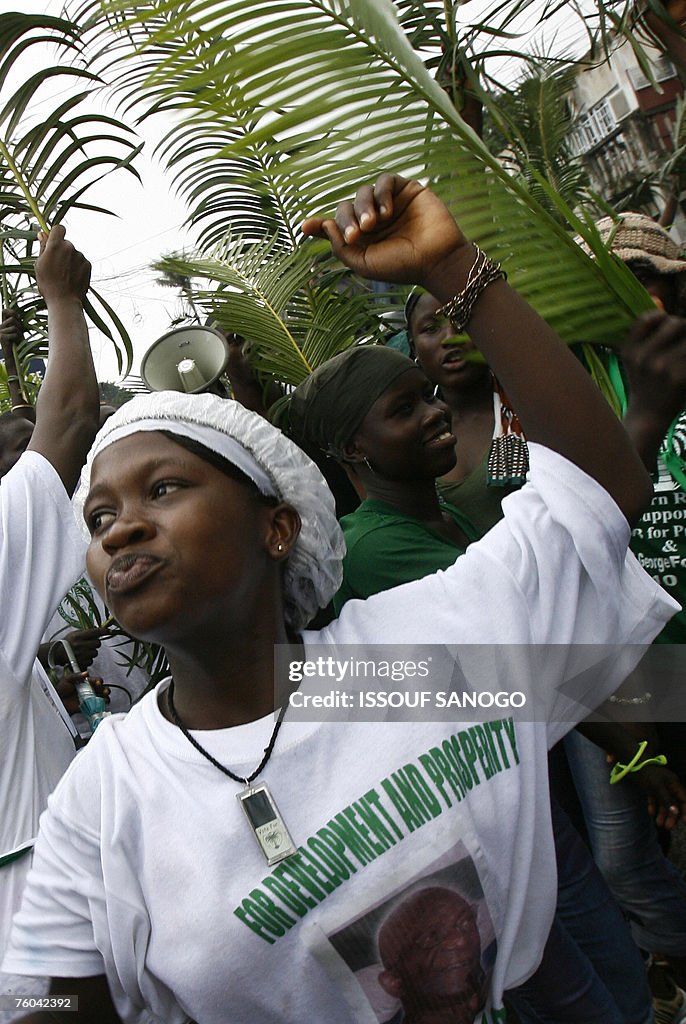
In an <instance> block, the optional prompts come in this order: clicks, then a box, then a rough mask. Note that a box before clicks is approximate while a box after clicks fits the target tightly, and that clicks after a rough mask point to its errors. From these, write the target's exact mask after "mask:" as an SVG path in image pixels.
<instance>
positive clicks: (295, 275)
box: [156, 238, 388, 385]
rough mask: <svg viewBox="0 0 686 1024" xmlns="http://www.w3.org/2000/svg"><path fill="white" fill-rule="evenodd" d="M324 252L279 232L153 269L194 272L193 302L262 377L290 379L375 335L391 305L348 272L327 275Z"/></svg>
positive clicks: (168, 261)
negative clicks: (243, 348) (283, 238)
mask: <svg viewBox="0 0 686 1024" xmlns="http://www.w3.org/2000/svg"><path fill="white" fill-rule="evenodd" d="M321 252H322V246H321V245H320V244H319V243H309V244H307V245H303V246H301V247H300V248H299V249H297V250H292V249H289V248H287V247H284V246H283V245H282V244H281V243H280V242H279V240H278V239H267V240H264V241H262V242H261V243H254V242H252V241H251V240H246V239H243V238H232V239H229V241H228V242H225V243H223V245H222V246H221V247H219V248H218V249H217V250H216V251H215V253H214V254H213V255H212V256H209V257H208V256H205V257H203V256H198V257H187V256H186V257H183V256H168V257H166V258H165V259H164V260H162V261H160V262H159V263H158V264H156V269H158V270H162V271H164V272H165V273H173V274H183V275H184V276H185V277H188V278H192V279H194V281H195V283H194V286H193V288H192V294H193V298H194V301H195V302H197V303H198V304H199V305H200V306H202V308H203V309H204V310H205V312H206V313H207V314H208V315H210V316H211V317H212V318H213V320H214V321H215V322H216V323H217V324H218V325H219V327H220V328H221V329H222V330H223V331H225V332H226V333H232V334H239V335H240V336H241V337H243V338H244V339H245V342H246V345H247V352H248V356H249V358H250V362H251V365H252V366H253V368H254V369H255V370H256V372H257V373H258V374H259V376H260V377H261V379H262V380H264V381H274V382H276V383H279V384H286V385H295V384H299V383H300V381H302V380H303V379H304V378H305V377H306V376H307V375H308V374H309V373H311V372H312V370H313V369H315V368H316V367H317V366H319V365H320V364H321V363H323V362H325V361H326V360H327V359H330V358H331V356H333V355H335V354H336V353H337V352H340V351H342V350H343V349H346V348H348V347H349V346H350V345H352V344H356V343H357V344H359V343H364V342H366V341H372V340H376V339H378V337H379V336H380V334H381V331H382V328H381V325H380V319H379V318H380V316H381V314H382V313H383V312H384V311H385V310H386V309H387V308H388V307H387V304H386V303H384V302H383V301H380V302H378V303H377V304H376V305H375V306H374V307H372V304H370V301H369V299H370V297H369V293H368V292H367V291H359V290H357V291H355V290H352V289H350V288H346V281H347V280H348V275H347V273H341V272H340V270H339V271H338V272H336V273H335V274H332V271H331V264H330V262H329V264H326V263H324V264H322V261H321ZM203 282H204V283H203ZM322 282H325V283H322Z"/></svg>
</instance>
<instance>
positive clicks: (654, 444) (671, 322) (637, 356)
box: [621, 309, 686, 470]
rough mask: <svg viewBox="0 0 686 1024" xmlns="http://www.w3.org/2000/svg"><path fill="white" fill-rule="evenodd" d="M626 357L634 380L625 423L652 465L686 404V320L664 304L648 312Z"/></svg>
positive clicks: (640, 320) (632, 337) (633, 334)
mask: <svg viewBox="0 0 686 1024" xmlns="http://www.w3.org/2000/svg"><path fill="white" fill-rule="evenodd" d="M621 357H622V363H623V365H624V368H625V370H626V374H627V379H628V383H629V402H628V406H627V411H626V415H625V417H624V426H625V428H626V430H627V432H628V434H629V436H630V437H631V439H632V440H633V442H634V444H635V446H636V449H637V451H638V453H639V455H640V456H641V459H642V460H643V464H644V465H645V466H646V467H647V468H648V469H650V470H652V469H653V468H654V466H655V462H656V460H657V456H658V452H659V450H660V445H661V444H662V439H663V438H664V436H665V434H666V433H667V430H668V429H669V426H670V424H671V422H672V420H673V419H674V418H675V416H677V415H678V414H679V413H680V412H681V411H682V409H683V408H684V407H685V406H686V320H684V319H683V318H682V317H678V316H669V315H668V314H667V313H664V312H662V311H661V310H658V309H656V310H651V311H650V312H649V313H644V314H643V316H641V317H639V318H638V320H637V321H636V323H635V324H634V325H633V327H632V328H631V331H630V332H629V335H628V337H627V340H626V342H625V343H624V345H623V346H622V349H621Z"/></svg>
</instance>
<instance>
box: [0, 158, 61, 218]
mask: <svg viewBox="0 0 686 1024" xmlns="http://www.w3.org/2000/svg"><path fill="white" fill-rule="evenodd" d="M0 156H2V157H3V159H4V161H5V163H6V164H7V166H8V167H9V169H10V171H11V173H12V176H13V177H14V180H15V181H16V183H17V185H18V186H19V188H20V189H21V192H22V193H23V195H24V197H25V199H26V202H27V203H28V206H29V209H30V210H31V213H32V214H33V215H34V217H35V218H36V220H37V221H38V223H39V224H40V227H41V229H42V230H43V231H44V232H45V233H46V234H47V233H48V232H49V231H50V228H49V227H48V223H47V221H46V220H45V218H44V216H43V214H42V213H41V211H40V210H39V209H38V206H37V205H36V202H35V200H34V198H33V196H32V195H31V193H30V192H29V190H28V189H27V187H26V185H25V183H24V179H23V178H22V176H21V174H20V173H19V169H18V168H17V165H16V164H15V162H14V160H13V159H12V155H11V153H10V151H9V150H8V148H7V146H6V145H5V143H4V142H3V141H2V139H0Z"/></svg>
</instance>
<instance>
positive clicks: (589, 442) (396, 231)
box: [303, 174, 651, 523]
mask: <svg viewBox="0 0 686 1024" xmlns="http://www.w3.org/2000/svg"><path fill="white" fill-rule="evenodd" d="M303 231H304V233H305V234H307V235H315V236H319V237H325V238H328V240H329V242H330V243H331V248H332V250H333V252H334V254H335V255H336V256H337V257H338V258H339V259H340V260H342V262H343V263H345V264H346V265H347V266H348V267H350V269H351V270H354V271H355V272H356V273H358V274H361V275H362V276H363V277H369V278H374V279H377V280H381V281H397V282H405V283H415V284H419V285H422V286H423V287H424V288H426V289H427V291H430V292H431V294H432V295H435V296H436V297H437V298H439V299H441V300H442V301H443V302H447V301H448V300H449V299H451V298H452V297H453V296H454V295H456V294H457V293H458V292H460V291H461V290H462V289H463V288H464V286H465V284H466V281H467V277H468V274H469V270H470V268H471V267H472V265H473V263H474V259H475V249H474V246H473V245H472V244H471V243H470V242H468V241H467V239H466V238H465V237H464V235H463V234H462V232H461V230H460V228H459V227H458V226H457V224H456V223H455V221H454V219H453V217H452V215H451V214H450V213H449V211H448V210H447V209H446V207H445V206H444V205H443V203H442V202H441V201H440V200H439V199H438V198H437V197H436V196H435V195H434V194H433V193H432V192H431V191H430V190H429V189H427V188H424V187H423V186H422V185H420V184H419V183H418V182H416V181H407V180H406V179H404V178H401V177H399V176H398V175H391V174H384V175H382V176H381V177H380V178H379V180H378V181H377V182H376V185H374V186H373V187H372V186H364V187H363V188H361V189H359V190H358V193H357V196H356V198H355V200H354V201H353V202H347V203H342V204H341V205H340V206H339V207H338V210H337V212H336V218H335V220H328V219H322V218H309V219H308V220H306V221H305V223H304V224H303ZM467 329H468V331H469V334H470V336H471V337H472V338H473V339H474V341H475V343H476V344H477V345H478V347H479V349H480V350H481V351H482V352H483V354H484V356H485V358H486V361H487V362H488V363H489V365H490V366H491V367H492V369H493V371H494V373H495V374H496V375H497V377H498V379H499V380H500V381H501V383H502V384H503V386H504V388H505V390H506V391H507V394H508V396H509V398H510V399H511V401H512V405H513V407H514V408H515V409H517V412H518V415H519V418H520V420H521V422H522V426H523V428H524V431H525V433H526V436H527V438H528V439H529V440H530V441H537V442H539V443H541V444H544V445H546V446H547V447H548V448H551V449H553V450H555V451H557V452H559V453H560V454H561V455H564V456H565V457H566V458H568V459H570V460H571V461H572V462H574V463H576V464H577V465H578V466H579V467H580V468H581V469H583V470H584V471H585V472H586V473H588V474H589V475H590V476H592V477H594V478H595V479H596V480H597V481H598V482H599V483H600V484H601V485H602V486H603V487H604V488H605V489H606V490H607V491H608V492H609V493H610V494H611V495H612V497H613V498H614V499H615V501H616V502H617V504H618V505H619V507H620V508H621V509H622V511H623V512H624V514H625V516H626V517H627V519H628V520H629V522H630V523H633V522H635V521H636V520H637V519H638V517H639V515H640V514H641V512H642V511H643V510H644V508H645V506H646V504H647V502H648V500H649V498H650V493H651V491H650V480H649V478H648V475H647V473H646V472H645V469H644V468H643V466H642V464H641V460H640V459H639V457H638V455H637V454H636V452H635V450H634V448H633V446H632V445H631V442H630V441H629V438H628V436H627V434H626V433H625V431H624V429H623V427H622V425H621V423H620V422H619V420H617V418H616V416H615V415H614V413H613V412H612V411H611V409H610V408H609V406H608V404H607V402H606V401H605V399H604V398H603V397H602V395H601V394H600V392H599V391H598V389H597V388H596V386H595V385H594V384H593V382H592V381H591V378H590V377H589V375H588V374H587V373H586V371H585V370H584V369H583V367H582V366H581V364H580V363H579V362H578V361H577V360H576V359H575V358H574V356H573V355H572V353H571V352H570V351H569V350H568V348H567V346H566V345H565V344H564V343H563V342H562V341H560V339H559V338H558V337H557V335H556V334H555V332H554V331H553V330H552V329H551V328H550V327H549V326H548V325H547V324H546V323H545V321H543V320H542V319H541V318H540V317H539V316H538V314H537V313H535V312H534V311H533V309H531V307H530V306H528V305H527V303H526V302H525V301H524V300H523V299H522V298H521V297H520V296H519V295H517V293H516V292H514V291H513V290H512V289H511V288H510V287H509V286H508V284H507V283H506V282H505V281H504V280H498V281H495V282H494V283H493V284H490V285H489V286H488V287H487V288H486V289H485V290H484V291H483V292H482V294H481V295H480V297H479V298H478V299H477V301H476V304H475V305H474V307H473V310H472V314H471V317H470V320H469V324H468V328H467Z"/></svg>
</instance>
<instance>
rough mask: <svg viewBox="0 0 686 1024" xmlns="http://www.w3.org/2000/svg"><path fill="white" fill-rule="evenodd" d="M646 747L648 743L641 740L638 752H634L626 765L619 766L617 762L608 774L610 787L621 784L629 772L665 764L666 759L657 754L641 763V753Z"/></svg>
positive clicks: (662, 755)
mask: <svg viewBox="0 0 686 1024" xmlns="http://www.w3.org/2000/svg"><path fill="white" fill-rule="evenodd" d="M647 746H648V741H647V740H641V742H640V743H639V745H638V750H637V751H636V753H635V754H634V756H633V757H632V758H631V760H630V761H629V763H628V764H620V763H619V762H617V764H616V765H614V766H613V768H612V771H611V772H610V785H611V786H614V784H615V783H616V782H621V781H622V779H623V778H624V777H625V776H626V775H628V774H629V773H630V772H640V770H641V768H645V767H646V765H649V764H661V765H665V764H667V758H666V757H665V755H664V754H657V756H656V757H647V758H646V759H645V761H641V758H642V757H643V752H644V750H645V748H646V747H647Z"/></svg>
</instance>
